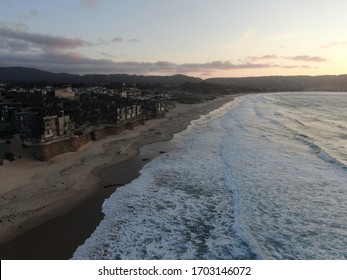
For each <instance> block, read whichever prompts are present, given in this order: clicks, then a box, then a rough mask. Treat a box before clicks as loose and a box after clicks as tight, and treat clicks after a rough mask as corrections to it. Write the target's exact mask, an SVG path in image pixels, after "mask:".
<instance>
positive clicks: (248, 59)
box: [244, 54, 279, 61]
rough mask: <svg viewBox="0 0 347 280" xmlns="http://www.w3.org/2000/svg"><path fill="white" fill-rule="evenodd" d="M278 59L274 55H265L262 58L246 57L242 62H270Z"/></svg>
mask: <svg viewBox="0 0 347 280" xmlns="http://www.w3.org/2000/svg"><path fill="white" fill-rule="evenodd" d="M278 58H279V57H278V56H277V55H274V54H267V55H263V56H248V57H246V58H245V59H244V60H246V61H258V60H271V59H278Z"/></svg>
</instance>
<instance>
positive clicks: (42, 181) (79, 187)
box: [0, 96, 235, 258]
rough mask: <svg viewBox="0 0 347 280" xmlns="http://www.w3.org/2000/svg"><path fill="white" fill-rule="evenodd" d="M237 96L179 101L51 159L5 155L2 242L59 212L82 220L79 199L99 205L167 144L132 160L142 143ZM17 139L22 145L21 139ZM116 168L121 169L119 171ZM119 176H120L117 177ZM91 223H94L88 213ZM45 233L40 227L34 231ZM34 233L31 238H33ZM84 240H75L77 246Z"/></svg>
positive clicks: (0, 185) (0, 177)
mask: <svg viewBox="0 0 347 280" xmlns="http://www.w3.org/2000/svg"><path fill="white" fill-rule="evenodd" d="M233 97H235V96H226V97H222V98H218V99H215V100H212V101H208V102H203V103H199V104H194V105H190V104H189V105H186V104H176V107H175V108H174V109H172V110H170V111H169V112H168V113H167V114H166V116H165V117H164V118H161V119H154V120H149V121H146V123H145V125H141V126H138V127H136V128H135V129H133V130H126V131H124V132H122V133H121V134H119V135H115V136H109V137H107V138H105V139H103V140H100V141H97V142H90V143H89V144H87V145H86V146H84V147H83V148H82V149H80V150H79V151H77V152H73V153H66V154H63V155H60V156H57V157H55V158H53V159H51V160H50V161H48V162H39V161H36V160H34V159H33V158H32V157H31V156H30V154H29V153H27V151H24V150H22V151H21V152H20V153H21V156H22V157H21V158H20V159H16V161H14V162H9V161H5V162H4V165H3V166H0V243H5V242H8V241H9V240H11V239H14V238H15V237H16V236H18V235H21V234H23V233H24V232H27V231H29V230H30V229H32V228H34V227H37V226H39V225H41V224H43V223H44V222H46V221H48V220H52V221H54V218H56V217H58V216H63V217H65V218H66V217H70V216H72V214H70V213H74V214H73V215H75V216H76V215H77V218H75V220H76V219H77V220H78V219H79V218H78V215H79V217H80V218H81V220H83V218H84V219H85V218H86V217H81V216H82V215H83V216H85V214H86V213H85V210H84V212H80V213H79V212H78V211H77V210H78V207H79V206H78V205H80V204H83V203H82V202H84V205H85V207H84V209H88V208H90V209H89V210H88V211H95V208H93V207H92V206H90V205H91V204H92V203H96V202H97V199H96V198H95V197H96V195H97V194H98V195H99V200H101V202H102V200H103V199H104V198H105V197H107V196H108V195H110V194H111V193H112V192H113V191H114V189H112V188H110V189H108V188H107V189H105V188H104V186H105V185H112V184H116V185H118V184H125V183H128V182H130V181H131V180H132V179H134V178H136V177H137V176H138V169H139V168H141V166H142V165H143V164H144V163H145V162H146V161H147V160H148V159H151V158H153V157H154V156H155V155H156V153H157V154H158V151H160V150H161V149H163V146H162V145H163V144H158V145H157V147H156V148H154V149H152V153H149V154H147V155H146V158H143V155H141V156H142V158H139V157H137V159H136V160H132V161H129V160H130V159H131V158H134V157H135V156H136V155H137V154H138V151H139V148H140V147H142V146H144V145H146V144H150V143H156V142H162V141H166V140H169V139H171V138H172V136H173V134H175V133H178V132H180V131H182V130H184V129H185V128H186V127H187V126H188V125H189V123H190V122H191V120H194V119H197V118H199V116H200V115H204V114H207V113H208V112H210V111H212V110H213V109H216V108H219V107H221V106H222V105H223V104H225V103H227V102H230V101H231V100H232V99H233ZM11 145H17V143H16V140H15V141H13V143H11ZM147 153H148V151H147ZM141 162H142V163H141ZM120 163H122V164H120ZM129 164H131V165H134V164H135V165H136V166H135V167H134V166H129ZM141 164H142V165H141ZM110 167H112V168H110ZM117 167H118V168H117ZM114 170H118V174H117V172H116V173H115V171H114ZM135 173H136V174H135ZM116 178H117V181H114V180H115V179H116ZM120 178H121V179H120ZM99 204H100V203H99ZM89 206H90V207H89ZM99 206H100V205H99ZM73 209H75V211H72V210H73ZM76 209H77V210H76ZM100 212H101V211H100ZM88 215H90V214H88ZM95 217H96V218H95V219H96V221H95V222H98V220H100V219H101V218H102V213H100V214H99V215H96V216H95ZM65 218H64V219H65ZM58 220H59V219H58ZM65 220H66V219H65ZM59 223H61V225H60V226H64V220H63V221H62V220H61V219H60V221H59V222H58V224H59ZM85 223H87V224H88V219H87V221H85ZM53 224H54V222H53ZM55 224H57V222H55ZM56 226H57V225H56ZM50 229H51V227H50ZM51 230H52V229H51ZM90 230H93V227H92V229H85V230H83V227H82V228H80V231H81V232H80V233H79V236H80V238H81V236H82V238H83V239H85V238H86V237H88V235H89V234H90V233H91V232H88V231H90ZM40 233H42V232H41V231H39V232H37V231H35V232H34V233H32V234H31V235H33V234H35V235H40ZM53 234H54V232H53ZM85 235H86V236H85ZM30 238H31V237H29V241H26V242H30ZM50 242H51V243H52V242H54V241H50ZM72 242H75V241H72ZM76 242H77V241H76ZM73 245H74V244H72V245H71V246H73ZM78 245H79V244H75V246H76V247H77V246H78ZM46 246H49V245H46ZM10 249H11V247H10ZM17 250H18V249H17ZM70 250H71V249H70ZM71 253H72V252H71ZM30 254H31V253H30V252H28V254H27V255H25V258H30V257H29V256H30ZM52 254H54V252H52ZM56 256H59V255H56ZM63 256H64V255H63ZM51 257H52V258H56V257H54V256H51Z"/></svg>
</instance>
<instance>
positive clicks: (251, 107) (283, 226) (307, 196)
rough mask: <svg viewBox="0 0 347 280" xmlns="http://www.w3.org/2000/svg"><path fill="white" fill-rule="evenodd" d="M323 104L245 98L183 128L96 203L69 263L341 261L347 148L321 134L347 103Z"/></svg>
mask: <svg viewBox="0 0 347 280" xmlns="http://www.w3.org/2000/svg"><path fill="white" fill-rule="evenodd" d="M326 95H327V93H325V94H315V93H313V94H306V95H303V94H302V93H300V94H295V93H294V94H293V93H292V94H288V93H286V94H264V95H249V96H246V97H243V98H240V99H238V101H237V102H235V106H233V107H232V109H231V108H229V106H228V105H227V106H224V107H223V108H221V109H219V110H216V111H214V112H212V113H210V114H208V115H206V116H203V117H201V118H200V119H199V120H197V121H194V122H192V124H191V126H190V127H189V128H188V129H187V130H186V131H184V132H182V133H180V134H178V135H176V136H175V137H174V139H173V140H172V141H173V142H174V143H175V144H176V145H177V146H178V147H179V148H178V149H176V150H174V151H171V152H169V153H166V154H163V155H161V156H159V157H157V158H155V159H154V160H153V161H151V162H150V163H148V164H147V165H146V166H145V167H144V168H143V169H142V171H141V175H140V177H139V178H137V179H136V180H134V181H133V182H132V183H130V184H129V185H127V186H124V187H122V188H119V189H117V191H116V192H115V193H114V194H113V195H112V196H111V197H110V198H109V199H108V200H106V201H105V203H104V205H103V212H104V213H105V218H104V220H103V221H102V222H101V224H100V225H99V226H98V228H97V229H96V231H95V232H94V233H93V234H92V236H91V237H90V238H89V239H87V240H86V242H85V243H84V244H83V245H82V246H80V247H79V248H78V249H77V250H76V252H75V254H74V258H76V259H254V258H264V259H346V258H347V252H346V250H345V249H346V248H347V229H346V228H347V172H346V169H344V168H342V167H343V166H342V167H341V165H339V164H336V162H334V160H333V159H336V160H338V161H339V162H342V163H344V160H346V159H344V156H345V153H344V152H345V150H344V149H343V147H344V148H346V146H344V144H345V143H346V142H344V141H346V139H341V138H336V139H330V138H329V139H325V138H324V135H329V136H330V135H332V134H331V133H332V132H331V131H332V130H334V131H335V130H336V129H338V127H339V126H340V127H341V126H345V125H346V124H347V121H346V119H343V116H344V115H343V114H342V113H341V110H342V108H345V107H346V106H347V95H341V94H339V95H333V94H330V95H329V96H326ZM334 98H335V103H336V102H337V103H338V105H336V106H335V105H334V104H335V103H334V102H333V100H334ZM322 100H323V101H324V100H329V102H328V101H326V105H324V102H323V101H322ZM343 102H345V103H344V104H341V103H343ZM310 105H311V106H310ZM324 106H328V107H329V106H333V108H334V110H329V108H325V107H324ZM315 107H317V108H319V110H317V113H316V115H315V110H316V109H315ZM336 108H337V109H336ZM305 112H309V113H308V114H306V113H305ZM324 112H325V113H324ZM333 112H334V114H335V115H334V114H333ZM322 114H327V116H325V117H324V116H323V115H322ZM318 115H319V116H318ZM319 119H321V120H327V119H329V120H332V119H336V123H337V126H336V127H335V126H334V127H333V128H331V127H330V125H325V124H324V123H323V121H317V120H319ZM312 120H315V122H318V124H319V125H317V127H319V129H320V130H319V131H318V132H317V131H316V128H315V127H313V126H312ZM337 120H338V121H337ZM324 130H327V131H324ZM334 133H335V132H334ZM342 134H343V133H342ZM342 134H341V133H337V134H336V135H342ZM336 137H337V136H336ZM305 141H306V142H305ZM308 143H314V145H316V146H317V147H319V151H313V148H312V147H311V146H312V145H311V146H310V145H309V144H308ZM335 143H338V145H336V144H335ZM337 146H338V147H340V148H338V147H337ZM341 147H342V148H341ZM323 153H324V154H323ZM346 162H347V161H346Z"/></svg>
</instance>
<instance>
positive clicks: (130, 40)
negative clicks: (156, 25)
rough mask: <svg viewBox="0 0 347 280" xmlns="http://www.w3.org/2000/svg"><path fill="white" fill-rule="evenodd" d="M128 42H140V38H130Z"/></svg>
mask: <svg viewBox="0 0 347 280" xmlns="http://www.w3.org/2000/svg"><path fill="white" fill-rule="evenodd" d="M128 42H133V43H138V42H140V40H139V39H136V38H131V39H129V40H128Z"/></svg>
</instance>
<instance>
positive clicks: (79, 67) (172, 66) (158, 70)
mask: <svg viewBox="0 0 347 280" xmlns="http://www.w3.org/2000/svg"><path fill="white" fill-rule="evenodd" d="M103 55H104V56H105V58H106V59H92V58H89V57H86V56H84V55H82V54H81V53H79V52H75V51H74V52H64V53H63V52H60V51H57V50H52V51H49V52H48V51H47V52H44V53H32V54H26V53H19V54H4V53H1V52H0V66H24V67H34V68H40V69H43V70H49V71H52V72H69V73H78V74H92V73H104V74H110V73H127V74H137V75H150V74H156V75H157V74H160V75H173V74H179V73H181V74H188V75H189V74H190V75H196V73H214V72H218V71H228V70H240V69H267V68H281V69H288V68H307V67H309V66H306V65H303V66H300V65H280V64H270V63H236V64H235V63H232V62H231V61H211V62H206V63H183V64H177V63H173V62H169V61H157V62H135V61H123V62H114V61H112V60H111V59H110V56H109V54H107V53H104V54H103Z"/></svg>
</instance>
